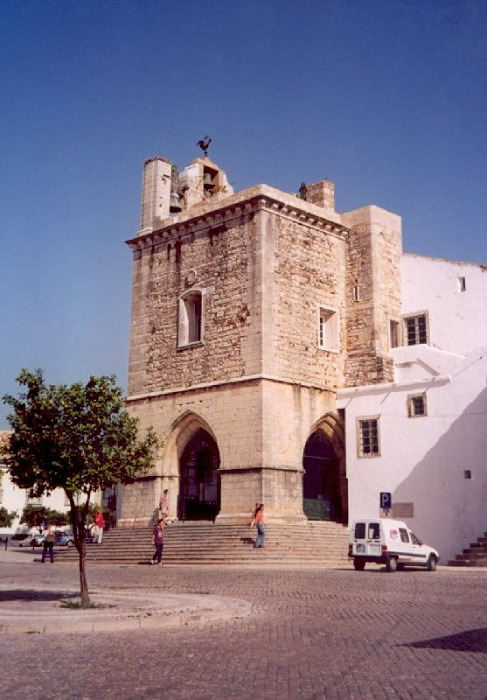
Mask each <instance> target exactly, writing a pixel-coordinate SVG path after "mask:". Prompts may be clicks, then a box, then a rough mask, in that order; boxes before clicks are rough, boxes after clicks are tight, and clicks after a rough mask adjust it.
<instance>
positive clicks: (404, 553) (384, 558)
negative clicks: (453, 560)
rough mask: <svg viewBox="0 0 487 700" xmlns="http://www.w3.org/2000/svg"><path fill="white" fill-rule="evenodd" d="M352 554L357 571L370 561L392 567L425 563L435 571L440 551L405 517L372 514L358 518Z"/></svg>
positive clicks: (351, 548)
mask: <svg viewBox="0 0 487 700" xmlns="http://www.w3.org/2000/svg"><path fill="white" fill-rule="evenodd" d="M348 556H349V557H350V558H351V559H353V565H354V567H355V569H356V570H357V571H363V569H364V568H365V564H366V563H367V562H374V563H375V564H385V565H386V568H387V570H388V571H395V570H396V569H397V568H398V567H399V568H402V567H403V566H425V567H426V568H427V569H428V571H434V570H435V569H436V565H437V563H438V561H439V559H440V555H439V554H438V552H437V551H436V549H433V548H432V547H428V545H426V544H423V543H422V542H421V540H420V539H419V538H418V537H416V535H415V534H414V533H413V532H411V530H410V529H409V528H408V526H407V525H406V523H403V522H402V521H401V520H389V519H387V518H371V519H370V520H369V519H364V520H356V521H355V522H354V523H353V525H352V528H351V530H350V543H349V545H348Z"/></svg>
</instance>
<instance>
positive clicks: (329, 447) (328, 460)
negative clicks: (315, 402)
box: [303, 412, 348, 523]
mask: <svg viewBox="0 0 487 700" xmlns="http://www.w3.org/2000/svg"><path fill="white" fill-rule="evenodd" d="M303 470H304V475H303V510H304V513H305V515H307V517H308V518H309V519H313V520H335V521H337V522H340V523H346V522H347V521H348V488H347V478H346V463H345V426H344V422H343V419H342V418H341V416H340V415H339V414H338V413H335V412H330V413H327V414H326V415H324V416H323V417H322V418H320V419H319V420H318V421H316V423H315V424H314V425H313V427H312V428H311V431H310V434H309V436H308V439H307V440H306V444H305V446H304V450H303Z"/></svg>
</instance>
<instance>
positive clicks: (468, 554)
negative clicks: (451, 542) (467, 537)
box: [448, 532, 487, 567]
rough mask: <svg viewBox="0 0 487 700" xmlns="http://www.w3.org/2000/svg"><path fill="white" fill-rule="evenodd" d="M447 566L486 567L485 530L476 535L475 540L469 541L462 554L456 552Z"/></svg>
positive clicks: (486, 540) (486, 546)
mask: <svg viewBox="0 0 487 700" xmlns="http://www.w3.org/2000/svg"><path fill="white" fill-rule="evenodd" d="M448 566H464V567H466V566H475V567H487V532H484V534H483V535H482V536H481V537H478V538H477V541H476V542H471V543H470V546H469V547H468V548H467V549H464V550H463V552H462V554H457V555H456V557H455V559H451V560H450V561H449V562H448Z"/></svg>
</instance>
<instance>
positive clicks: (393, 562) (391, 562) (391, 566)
mask: <svg viewBox="0 0 487 700" xmlns="http://www.w3.org/2000/svg"><path fill="white" fill-rule="evenodd" d="M386 569H387V571H397V559H396V558H395V557H391V558H390V559H388V560H387V562H386Z"/></svg>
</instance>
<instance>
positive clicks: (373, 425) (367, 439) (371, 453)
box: [358, 418, 379, 457]
mask: <svg viewBox="0 0 487 700" xmlns="http://www.w3.org/2000/svg"><path fill="white" fill-rule="evenodd" d="M358 452H359V457H377V456H378V455H379V421H378V419H377V418H361V419H359V421H358Z"/></svg>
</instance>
